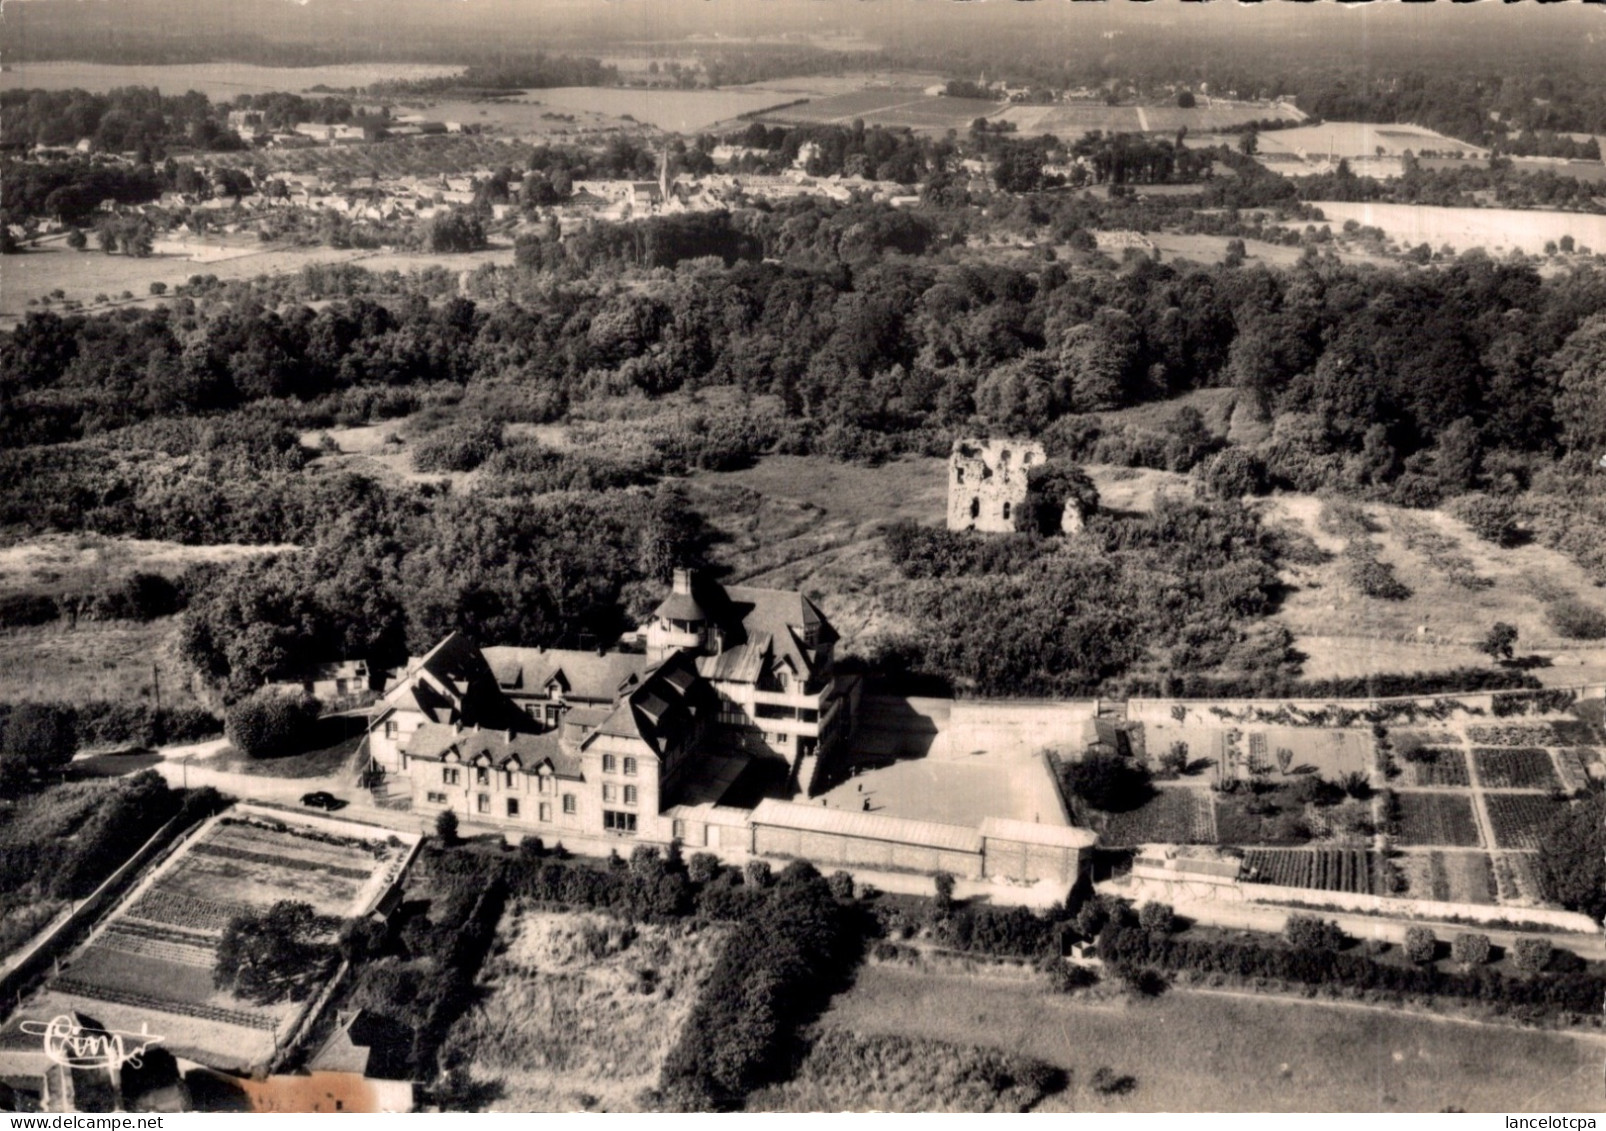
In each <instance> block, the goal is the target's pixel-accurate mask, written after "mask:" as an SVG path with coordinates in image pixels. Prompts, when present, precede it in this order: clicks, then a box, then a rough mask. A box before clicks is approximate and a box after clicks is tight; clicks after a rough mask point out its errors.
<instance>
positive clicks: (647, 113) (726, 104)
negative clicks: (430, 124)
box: [430, 86, 790, 133]
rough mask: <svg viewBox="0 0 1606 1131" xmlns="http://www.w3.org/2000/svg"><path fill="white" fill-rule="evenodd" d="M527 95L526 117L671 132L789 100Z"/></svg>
mask: <svg viewBox="0 0 1606 1131" xmlns="http://www.w3.org/2000/svg"><path fill="white" fill-rule="evenodd" d="M524 98H525V99H527V100H528V102H529V106H528V116H529V117H530V118H531V119H532V120H535V121H539V116H540V114H541V113H542V112H544V111H553V110H557V111H562V112H564V113H575V112H577V111H578V112H588V111H589V112H590V113H593V114H598V115H602V116H605V117H609V118H622V117H625V116H627V115H628V116H629V117H631V118H634V119H635V120H636V121H638V122H643V123H645V124H647V125H649V126H656V127H657V128H659V129H661V130H670V131H672V132H676V133H697V132H699V131H701V130H706V129H707V128H708V127H710V126H712V125H714V124H715V123H717V122H725V121H729V120H730V119H732V118H735V117H738V116H739V115H742V114H751V113H753V112H754V111H758V110H763V109H764V108H765V107H769V106H774V105H777V104H778V103H781V102H787V101H790V99H789V98H788V97H787V96H785V95H779V94H776V93H774V92H773V91H760V90H658V89H638V88H630V87H596V86H558V87H548V88H546V89H543V90H530V91H526V92H525V93H524ZM476 110H484V111H485V112H486V116H487V117H489V116H490V115H491V114H494V113H497V112H498V111H497V110H495V109H492V108H491V107H488V106H483V105H479V106H471V107H470V108H469V110H465V111H463V115H464V116H463V119H462V120H464V121H476V120H478V118H477V117H475V116H471V115H472V113H473V112H474V111H476ZM430 114H431V115H432V116H441V117H448V115H447V114H446V113H445V111H444V110H443V109H441V107H439V106H437V107H436V108H434V109H432V110H431V111H430Z"/></svg>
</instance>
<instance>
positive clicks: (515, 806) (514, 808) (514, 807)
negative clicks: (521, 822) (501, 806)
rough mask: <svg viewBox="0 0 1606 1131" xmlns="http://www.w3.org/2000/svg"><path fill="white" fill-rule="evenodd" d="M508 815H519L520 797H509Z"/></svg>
mask: <svg viewBox="0 0 1606 1131" xmlns="http://www.w3.org/2000/svg"><path fill="white" fill-rule="evenodd" d="M507 815H508V816H509V817H517V816H518V815H519V799H518V798H516V797H509V798H508V799H507Z"/></svg>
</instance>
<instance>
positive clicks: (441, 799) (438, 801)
mask: <svg viewBox="0 0 1606 1131" xmlns="http://www.w3.org/2000/svg"><path fill="white" fill-rule="evenodd" d="M424 800H426V801H428V802H429V803H430V804H431V805H445V804H446V795H445V794H444V793H435V792H430V793H426V794H425V795H424Z"/></svg>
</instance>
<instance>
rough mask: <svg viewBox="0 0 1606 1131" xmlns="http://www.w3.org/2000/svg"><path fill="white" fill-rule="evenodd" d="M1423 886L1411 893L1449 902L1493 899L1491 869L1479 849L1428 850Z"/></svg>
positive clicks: (1493, 900)
mask: <svg viewBox="0 0 1606 1131" xmlns="http://www.w3.org/2000/svg"><path fill="white" fill-rule="evenodd" d="M1427 857H1428V860H1427V864H1428V875H1427V885H1426V888H1425V889H1422V890H1417V889H1413V891H1412V893H1411V894H1413V895H1416V896H1417V897H1419V898H1424V899H1436V900H1439V901H1441V902H1445V901H1448V902H1450V903H1480V904H1489V903H1494V902H1495V881H1494V871H1493V869H1492V868H1491V867H1490V866H1489V857H1488V856H1487V855H1486V854H1484V853H1482V852H1430V853H1428V854H1427Z"/></svg>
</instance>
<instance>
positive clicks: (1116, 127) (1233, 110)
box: [999, 101, 1299, 141]
mask: <svg viewBox="0 0 1606 1131" xmlns="http://www.w3.org/2000/svg"><path fill="white" fill-rule="evenodd" d="M999 117H1001V118H1003V119H1004V120H1005V121H1008V122H1014V123H1015V125H1016V128H1017V129H1018V130H1019V131H1020V133H1021V134H1023V135H1029V136H1036V135H1038V134H1045V133H1046V134H1053V135H1055V136H1056V137H1059V138H1061V139H1062V140H1066V141H1074V140H1076V139H1077V138H1080V137H1081V136H1082V135H1083V134H1085V133H1087V132H1088V131H1089V130H1104V131H1106V132H1114V133H1166V134H1174V133H1176V132H1177V130H1179V129H1181V128H1182V127H1183V126H1186V127H1187V128H1188V131H1189V132H1190V133H1201V132H1205V131H1208V130H1219V129H1225V128H1227V127H1229V126H1236V125H1239V124H1241V123H1243V122H1256V121H1260V120H1262V119H1265V118H1278V119H1282V120H1285V121H1297V120H1299V113H1298V111H1296V110H1294V109H1293V108H1292V107H1289V106H1282V105H1275V104H1262V103H1254V102H1218V103H1215V104H1214V105H1210V106H1196V107H1194V108H1193V109H1192V110H1184V109H1182V108H1181V107H1179V106H1176V105H1174V104H1172V105H1166V106H1106V105H1104V104H1103V103H1102V102H1091V101H1089V102H1062V103H1058V104H1055V105H1051V106H1018V105H1012V106H1010V107H1009V109H1007V110H1005V111H1004V112H1003V113H1002V114H1000V115H999ZM1265 136H1270V135H1269V134H1268V135H1265Z"/></svg>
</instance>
